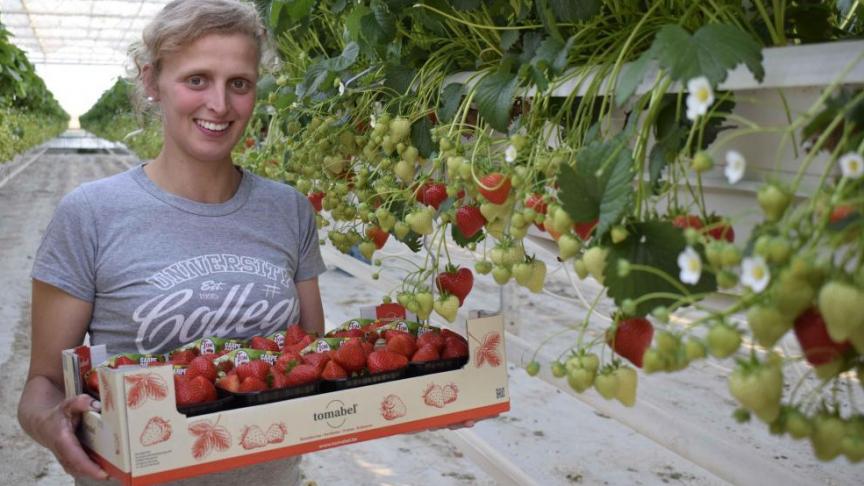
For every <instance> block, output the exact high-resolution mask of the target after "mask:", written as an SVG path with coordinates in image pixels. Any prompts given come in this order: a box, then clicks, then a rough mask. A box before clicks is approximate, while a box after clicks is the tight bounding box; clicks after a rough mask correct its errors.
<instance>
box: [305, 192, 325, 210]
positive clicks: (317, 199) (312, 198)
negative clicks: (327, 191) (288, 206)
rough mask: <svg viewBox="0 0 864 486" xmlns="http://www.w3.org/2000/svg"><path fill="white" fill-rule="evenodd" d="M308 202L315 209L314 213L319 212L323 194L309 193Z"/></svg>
mask: <svg viewBox="0 0 864 486" xmlns="http://www.w3.org/2000/svg"><path fill="white" fill-rule="evenodd" d="M306 198H307V199H309V202H310V203H312V207H313V208H315V212H318V213H320V212H321V207H322V206H321V200H322V199H324V193H323V192H310V193H309V194H308V195H307V196H306Z"/></svg>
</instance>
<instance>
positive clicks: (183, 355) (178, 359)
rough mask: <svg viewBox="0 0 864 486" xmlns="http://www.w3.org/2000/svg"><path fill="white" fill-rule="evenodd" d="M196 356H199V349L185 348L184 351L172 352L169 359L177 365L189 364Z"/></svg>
mask: <svg viewBox="0 0 864 486" xmlns="http://www.w3.org/2000/svg"><path fill="white" fill-rule="evenodd" d="M196 356H198V350H197V349H184V350H182V351H174V352H173V353H171V356H170V357H169V358H168V361H170V362H171V364H175V365H188V364H189V363H191V362H192V360H193V359H195V357H196Z"/></svg>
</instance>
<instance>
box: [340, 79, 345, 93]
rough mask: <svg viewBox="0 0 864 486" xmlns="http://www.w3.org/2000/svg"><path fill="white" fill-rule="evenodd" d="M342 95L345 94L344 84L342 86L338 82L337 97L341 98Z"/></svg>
mask: <svg viewBox="0 0 864 486" xmlns="http://www.w3.org/2000/svg"><path fill="white" fill-rule="evenodd" d="M343 94H345V84H343V83H342V81H339V96H342V95H343Z"/></svg>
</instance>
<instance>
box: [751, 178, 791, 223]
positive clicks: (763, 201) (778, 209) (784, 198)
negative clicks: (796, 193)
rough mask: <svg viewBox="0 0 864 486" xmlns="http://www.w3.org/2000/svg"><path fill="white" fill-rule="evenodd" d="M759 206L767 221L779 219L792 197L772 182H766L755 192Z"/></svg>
mask: <svg viewBox="0 0 864 486" xmlns="http://www.w3.org/2000/svg"><path fill="white" fill-rule="evenodd" d="M756 198H757V200H758V201H759V206H761V207H762V212H764V213H765V217H766V219H767V220H768V221H772V222H773V221H779V220H780V218H782V217H783V213H785V212H786V208H787V207H789V203H790V202H791V200H792V198H791V197H790V196H789V194H788V193H787V192H786V191H785V190H783V189H781V188H780V187H778V186H776V185H774V184H767V185H765V186H762V188H760V189H759V192H758V193H757V194H756Z"/></svg>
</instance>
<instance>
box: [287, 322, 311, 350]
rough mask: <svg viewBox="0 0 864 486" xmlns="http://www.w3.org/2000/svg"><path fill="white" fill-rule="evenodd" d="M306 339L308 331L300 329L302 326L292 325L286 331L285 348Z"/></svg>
mask: <svg viewBox="0 0 864 486" xmlns="http://www.w3.org/2000/svg"><path fill="white" fill-rule="evenodd" d="M305 337H306V331H304V330H303V328H302V327H300V324H292V325H290V326H288V329H286V330H285V346H288V345H289V344H297V343H298V342H300V341H302V340H303V338H305Z"/></svg>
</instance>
